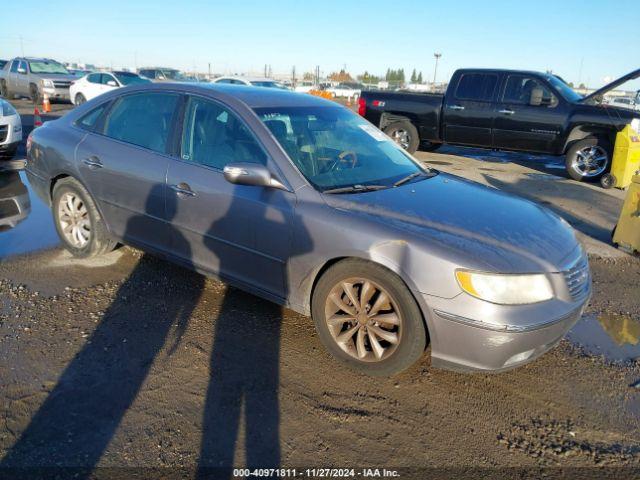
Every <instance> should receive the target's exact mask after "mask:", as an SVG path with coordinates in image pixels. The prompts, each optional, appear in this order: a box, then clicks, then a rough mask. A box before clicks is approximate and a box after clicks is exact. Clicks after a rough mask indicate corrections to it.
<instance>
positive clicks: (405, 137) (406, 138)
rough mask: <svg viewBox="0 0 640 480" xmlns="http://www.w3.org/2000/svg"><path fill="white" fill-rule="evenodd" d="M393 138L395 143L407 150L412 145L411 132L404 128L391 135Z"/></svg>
mask: <svg viewBox="0 0 640 480" xmlns="http://www.w3.org/2000/svg"><path fill="white" fill-rule="evenodd" d="M391 138H392V139H393V141H394V142H396V143H397V144H398V145H400V146H401V147H402V148H404V149H405V150H408V149H409V145H410V144H411V136H410V135H409V132H407V131H406V130H404V129H402V128H401V129H398V130H396V131H395V132H393V134H392V135H391Z"/></svg>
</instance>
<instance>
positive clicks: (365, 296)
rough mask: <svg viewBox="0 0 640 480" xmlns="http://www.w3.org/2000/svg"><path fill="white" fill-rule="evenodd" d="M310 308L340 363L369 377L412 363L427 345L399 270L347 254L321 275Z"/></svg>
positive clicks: (422, 327) (416, 311) (412, 301)
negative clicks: (392, 269) (353, 257)
mask: <svg viewBox="0 0 640 480" xmlns="http://www.w3.org/2000/svg"><path fill="white" fill-rule="evenodd" d="M311 312H312V317H313V320H314V323H315V325H316V330H317V331H318V335H319V337H320V340H321V341H322V343H323V344H324V346H325V347H326V348H327V350H328V351H329V352H330V353H331V354H332V355H333V356H334V357H335V358H336V359H337V360H338V361H339V362H340V363H342V364H344V365H346V366H348V367H350V368H352V369H354V370H357V371H359V372H361V373H365V374H367V375H371V376H391V375H395V374H397V373H400V372H401V371H403V370H405V369H407V368H408V367H410V366H411V365H413V364H414V363H415V362H416V361H417V360H418V359H419V358H420V356H421V355H422V354H423V352H424V349H425V346H426V341H427V340H426V338H427V335H426V330H425V325H424V321H423V318H422V314H421V312H420V309H419V307H418V304H417V303H416V301H415V299H414V298H413V295H412V294H411V292H410V291H409V289H408V288H407V286H406V285H405V284H404V282H403V281H402V280H401V279H400V277H398V276H397V275H396V274H395V273H393V272H391V271H390V270H387V269H386V268H384V267H382V266H381V265H378V264H375V263H372V262H369V261H366V260H362V259H347V260H342V261H340V262H338V263H336V264H335V265H333V266H331V267H330V268H329V269H328V270H327V271H326V272H325V273H324V274H323V275H322V277H321V278H320V279H319V280H318V283H317V285H316V287H315V290H314V293H313V298H312V301H311Z"/></svg>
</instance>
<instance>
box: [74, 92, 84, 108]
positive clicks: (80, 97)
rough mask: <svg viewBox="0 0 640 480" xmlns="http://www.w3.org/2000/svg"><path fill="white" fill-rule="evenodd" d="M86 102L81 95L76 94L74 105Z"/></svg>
mask: <svg viewBox="0 0 640 480" xmlns="http://www.w3.org/2000/svg"><path fill="white" fill-rule="evenodd" d="M86 101H87V99H86V98H85V96H84V95H83V94H81V93H78V94H76V98H75V103H76V105H82V104H83V103H84V102H86Z"/></svg>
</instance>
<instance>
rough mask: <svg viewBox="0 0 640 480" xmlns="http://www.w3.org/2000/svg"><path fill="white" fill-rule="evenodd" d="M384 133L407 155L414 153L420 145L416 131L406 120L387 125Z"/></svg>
mask: <svg viewBox="0 0 640 480" xmlns="http://www.w3.org/2000/svg"><path fill="white" fill-rule="evenodd" d="M384 133H386V134H387V135H388V136H390V137H391V139H392V140H393V141H394V142H396V143H397V144H398V145H400V146H401V147H402V148H404V149H405V150H406V151H407V152H409V153H415V152H416V150H418V145H420V136H419V135H418V130H416V127H414V126H413V124H412V123H411V122H409V121H408V120H401V121H399V122H393V123H390V124H389V125H387V126H386V127H385V129H384Z"/></svg>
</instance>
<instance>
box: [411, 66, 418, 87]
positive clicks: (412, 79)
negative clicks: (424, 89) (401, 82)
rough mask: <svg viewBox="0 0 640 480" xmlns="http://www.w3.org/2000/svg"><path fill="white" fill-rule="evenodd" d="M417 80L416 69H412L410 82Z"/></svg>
mask: <svg viewBox="0 0 640 480" xmlns="http://www.w3.org/2000/svg"><path fill="white" fill-rule="evenodd" d="M417 81H418V77H417V75H416V69H415V68H414V69H413V72H411V83H416V82H417Z"/></svg>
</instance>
